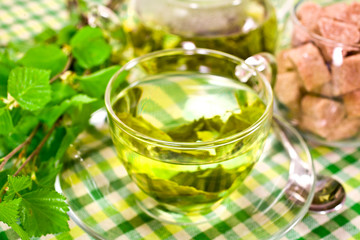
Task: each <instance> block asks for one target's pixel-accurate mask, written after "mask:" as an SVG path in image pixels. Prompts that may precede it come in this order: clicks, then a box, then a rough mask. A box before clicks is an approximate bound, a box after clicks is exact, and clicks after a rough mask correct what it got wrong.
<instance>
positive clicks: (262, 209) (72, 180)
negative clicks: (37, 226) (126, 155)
mask: <svg viewBox="0 0 360 240" xmlns="http://www.w3.org/2000/svg"><path fill="white" fill-rule="evenodd" d="M105 118H106V113H104V112H100V113H98V114H97V117H96V118H94V119H95V120H94V119H92V123H93V124H92V126H90V127H89V128H88V130H87V131H86V132H85V133H83V134H82V135H81V136H79V138H78V139H77V140H76V142H75V143H74V144H73V145H72V146H71V147H70V148H69V149H68V151H67V154H66V156H65V159H64V167H63V170H62V172H61V173H60V174H59V176H58V178H57V181H56V189H57V190H58V191H59V192H61V193H62V194H63V195H65V197H66V198H67V202H68V204H69V207H70V212H69V215H70V217H71V218H72V220H73V221H74V222H76V223H77V224H78V225H79V226H80V227H81V228H83V229H84V231H86V232H87V233H88V234H89V235H90V236H92V237H94V238H96V239H107V240H108V239H123V238H125V239H132V240H135V239H181V240H183V239H215V238H219V239H224V238H225V239H279V238H280V237H281V236H283V235H284V234H285V233H286V232H287V231H289V230H290V229H291V228H292V227H293V226H294V225H296V224H297V223H298V222H299V221H300V220H301V219H302V218H303V216H304V215H305V214H306V213H307V211H308V208H309V205H310V203H311V201H312V197H313V194H314V192H313V189H314V184H315V177H314V167H313V162H312V159H311V156H310V154H309V151H308V148H307V146H306V144H305V143H304V142H303V140H302V139H300V136H299V135H298V134H296V132H295V130H294V129H293V128H292V127H290V126H288V128H289V132H290V133H291V136H290V140H291V141H292V142H293V144H294V146H295V147H296V149H297V151H298V153H299V154H300V156H301V158H302V161H303V162H304V165H306V166H307V167H308V169H309V171H308V172H309V176H305V177H309V179H312V184H313V185H312V186H311V191H310V192H309V193H307V194H305V199H304V201H303V202H302V203H300V204H299V203H295V202H293V201H291V200H290V199H289V198H288V196H287V194H286V190H287V188H289V187H290V184H289V168H290V161H289V157H288V156H287V153H286V151H285V150H284V148H283V147H282V145H281V143H280V142H279V141H278V140H277V139H276V138H275V137H274V135H272V134H271V135H270V136H269V138H268V140H267V142H266V146H265V150H264V154H263V155H262V159H261V160H260V161H259V162H258V163H257V165H255V168H254V169H253V171H252V173H251V174H250V175H249V177H247V179H246V180H245V181H244V183H243V184H242V185H241V186H240V187H239V188H238V189H237V191H235V192H234V193H233V194H232V195H230V197H229V198H228V199H227V200H226V201H225V202H224V203H223V204H221V205H220V206H219V207H218V208H217V209H216V211H214V214H217V216H216V217H215V218H212V219H209V220H208V221H205V222H204V223H201V224H196V225H184V226H181V225H173V224H167V223H163V222H159V221H157V220H155V219H153V218H151V217H149V216H148V215H147V214H145V213H144V212H143V211H142V210H141V209H140V207H139V205H138V204H136V201H137V195H138V194H139V191H140V190H139V189H138V188H137V187H136V185H135V184H134V183H133V182H132V180H131V179H130V177H129V176H128V175H127V173H126V170H125V168H124V166H123V165H122V164H121V162H120V161H119V160H117V157H116V152H115V149H114V147H113V145H112V141H111V138H110V135H109V133H108V128H107V125H106V121H105ZM99 119H100V120H99ZM205 220H206V219H205Z"/></svg>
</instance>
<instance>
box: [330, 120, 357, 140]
mask: <svg viewBox="0 0 360 240" xmlns="http://www.w3.org/2000/svg"><path fill="white" fill-rule="evenodd" d="M359 127H360V119H359V118H346V119H344V120H343V121H342V122H341V123H339V124H338V125H337V126H336V127H335V128H332V129H331V132H330V134H328V135H327V136H326V139H327V140H328V141H336V140H343V139H346V138H351V137H353V136H355V135H357V134H358V133H359Z"/></svg>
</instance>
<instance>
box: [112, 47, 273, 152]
mask: <svg viewBox="0 0 360 240" xmlns="http://www.w3.org/2000/svg"><path fill="white" fill-rule="evenodd" d="M174 55H179V56H184V55H207V56H212V57H218V58H227V59H229V60H231V61H232V62H234V63H236V66H238V65H239V64H245V65H246V66H247V67H249V68H250V69H252V70H253V71H254V73H256V75H257V76H258V79H259V81H261V82H262V84H263V85H264V89H265V91H266V92H267V93H268V94H269V101H268V103H266V108H265V111H264V113H263V114H262V115H261V117H260V118H259V119H258V120H257V121H256V122H254V123H253V124H252V125H251V126H250V127H248V128H246V129H245V130H243V131H241V132H239V133H237V134H233V135H230V136H228V137H225V138H221V139H216V140H213V141H205V142H175V141H165V140H160V139H156V138H153V137H150V136H147V135H145V134H142V133H141V132H138V131H136V130H134V129H132V128H131V127H129V126H127V125H126V124H125V123H124V122H122V121H121V120H120V119H119V118H118V117H117V115H116V114H115V112H114V110H113V108H112V106H111V89H112V84H113V83H114V81H115V80H116V79H117V77H118V76H119V74H120V73H121V72H123V71H128V70H130V69H132V68H133V67H135V66H136V65H137V64H138V63H140V62H145V61H148V60H150V59H154V58H158V57H165V56H174ZM239 81H240V80H239ZM132 84H133V83H132ZM126 88H127V87H126ZM126 88H124V89H122V90H121V91H124V90H125V89H126ZM273 101H274V96H273V91H272V88H271V85H270V83H269V81H268V80H267V79H266V77H265V76H264V75H263V74H262V73H260V72H258V71H257V70H256V68H254V67H252V66H251V65H249V64H246V63H245V61H244V60H242V59H240V58H238V57H236V56H233V55H231V54H228V53H225V52H221V51H217V50H212V49H205V48H194V49H191V50H188V49H183V48H175V49H167V50H160V51H155V52H151V53H148V54H145V55H143V56H140V57H137V58H134V59H132V60H130V61H129V62H127V63H126V64H125V65H124V66H122V67H121V68H120V69H119V70H118V71H117V72H116V73H115V74H114V75H113V76H112V77H111V79H110V81H109V83H108V85H107V87H106V91H105V107H106V109H107V111H108V113H109V114H110V115H111V116H110V117H112V118H113V119H114V120H115V123H116V124H117V126H118V127H120V128H121V130H122V131H124V132H125V133H127V134H128V135H130V136H132V137H134V138H136V139H139V140H141V141H143V142H147V143H150V144H153V145H157V146H164V147H166V146H167V147H175V148H179V149H193V148H199V147H207V146H209V147H214V146H221V145H227V144H231V143H233V142H234V141H238V140H239V139H240V138H245V137H246V136H248V135H249V134H251V133H253V132H254V131H255V130H257V129H258V128H259V127H260V126H261V125H262V123H263V122H264V121H265V120H266V118H267V117H268V115H269V114H271V112H272V108H273Z"/></svg>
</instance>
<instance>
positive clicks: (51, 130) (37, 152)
mask: <svg viewBox="0 0 360 240" xmlns="http://www.w3.org/2000/svg"><path fill="white" fill-rule="evenodd" d="M56 125H57V123H55V124H54V125H53V126H52V127H51V129H50V130H49V131H48V132H47V134H46V135H45V137H44V138H43V139H42V140H41V142H40V143H39V145H38V146H37V147H36V149H35V150H34V151H33V152H32V153H31V154H30V155H29V156H28V158H27V159H26V160H25V162H24V163H23V164H22V165H21V166H20V167H19V169H18V170H17V171H16V172H15V173H14V175H13V176H14V177H15V176H16V175H18V174H19V173H20V171H21V170H22V169H23V168H24V167H25V166H26V164H28V163H29V162H30V161H31V160H32V159H33V158H34V157H35V156H36V155H37V154H39V152H40V150H41V149H42V147H43V146H44V144H45V143H46V141H47V140H48V139H49V137H50V135H51V134H52V132H53V131H54V129H55V127H56Z"/></svg>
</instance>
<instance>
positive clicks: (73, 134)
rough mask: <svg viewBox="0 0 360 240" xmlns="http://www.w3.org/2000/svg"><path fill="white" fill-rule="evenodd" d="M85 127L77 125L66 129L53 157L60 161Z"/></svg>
mask: <svg viewBox="0 0 360 240" xmlns="http://www.w3.org/2000/svg"><path fill="white" fill-rule="evenodd" d="M86 126H87V125H84V124H78V125H73V126H71V127H67V128H66V134H65V136H64V138H63V139H62V141H61V144H60V147H59V148H58V151H57V153H56V155H55V159H61V158H62V157H63V156H64V154H65V152H66V150H67V149H68V148H69V146H70V145H71V144H72V143H73V142H74V141H75V139H76V138H77V136H78V135H79V134H80V133H81V132H82V131H83V130H84V129H85V128H86Z"/></svg>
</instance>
